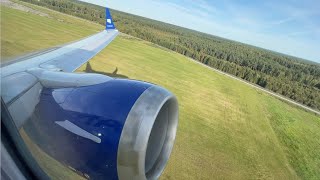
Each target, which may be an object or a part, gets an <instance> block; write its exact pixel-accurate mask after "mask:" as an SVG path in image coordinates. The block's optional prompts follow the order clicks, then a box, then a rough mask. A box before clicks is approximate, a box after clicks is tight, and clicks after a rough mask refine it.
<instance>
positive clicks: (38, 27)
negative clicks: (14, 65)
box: [1, 3, 103, 60]
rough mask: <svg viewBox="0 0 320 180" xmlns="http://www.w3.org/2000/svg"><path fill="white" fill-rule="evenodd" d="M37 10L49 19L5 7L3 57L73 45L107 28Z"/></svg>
mask: <svg viewBox="0 0 320 180" xmlns="http://www.w3.org/2000/svg"><path fill="white" fill-rule="evenodd" d="M24 4H26V3H24ZM27 5H28V6H30V7H35V6H34V5H29V4H27ZM37 9H38V10H40V11H43V12H45V13H47V14H48V15H49V17H40V16H39V15H36V14H32V13H26V12H23V11H19V10H15V9H11V8H8V7H4V6H1V57H2V58H4V59H5V60H6V59H8V58H10V57H14V56H17V55H22V54H26V53H30V52H32V51H35V50H40V49H44V48H50V47H53V46H58V45H62V44H65V43H69V42H71V41H75V40H79V39H80V38H84V37H86V36H89V35H91V34H94V33H96V32H98V31H100V30H102V29H103V27H102V26H100V25H98V24H94V23H89V21H86V20H82V19H78V18H71V17H69V16H66V15H63V14H60V13H56V12H54V11H51V10H48V9H45V8H41V7H37Z"/></svg>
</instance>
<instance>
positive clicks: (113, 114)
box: [1, 8, 178, 179]
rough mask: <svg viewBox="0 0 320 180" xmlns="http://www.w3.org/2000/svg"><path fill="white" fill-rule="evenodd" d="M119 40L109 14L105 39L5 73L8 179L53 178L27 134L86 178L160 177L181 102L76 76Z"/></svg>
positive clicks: (130, 85) (158, 92) (141, 87)
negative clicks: (29, 146)
mask: <svg viewBox="0 0 320 180" xmlns="http://www.w3.org/2000/svg"><path fill="white" fill-rule="evenodd" d="M118 33H119V32H118V30H117V29H116V28H115V25H114V23H113V20H112V17H111V14H110V12H109V9H108V8H106V29H105V30H104V31H102V32H100V33H97V34H95V35H92V36H90V37H88V38H85V39H83V40H80V41H78V42H74V43H71V44H68V45H66V46H63V47H60V48H56V49H53V50H49V51H45V52H41V53H37V54H35V55H31V56H27V57H24V58H23V59H20V60H17V61H13V62H11V63H8V64H5V65H2V67H1V84H2V88H1V104H2V107H1V112H2V114H1V125H2V132H1V135H2V138H1V147H2V151H1V156H2V166H1V171H2V175H1V177H2V178H4V179H24V178H26V179H29V178H30V177H31V179H33V178H42V177H43V176H45V175H46V174H45V173H44V171H42V170H41V167H40V166H39V165H38V164H40V165H41V163H37V162H36V161H35V159H36V158H34V157H33V156H31V155H30V151H31V152H32V151H33V150H32V149H26V148H24V147H27V146H26V145H25V143H27V142H24V141H23V139H22V138H21V135H20V134H19V132H20V131H21V129H23V130H24V131H26V132H28V136H30V138H31V139H32V140H33V142H34V143H35V144H36V145H37V146H38V147H39V148H40V151H43V152H45V153H46V154H47V155H49V156H50V157H51V158H53V159H54V160H55V161H57V162H59V163H61V164H62V165H64V166H66V167H68V168H69V169H72V170H73V171H75V172H77V173H78V174H81V175H83V177H85V178H88V179H158V178H159V177H160V175H161V173H162V172H163V170H164V167H165V165H166V163H167V161H168V158H169V155H170V153H171V150H172V148H173V144H174V139H175V135H176V130H177V124H178V102H177V99H176V97H175V96H174V95H173V94H172V93H170V92H169V91H167V90H166V89H164V88H162V87H159V86H156V85H154V84H151V83H147V82H142V81H136V80H128V79H114V78H112V77H108V76H105V75H101V74H93V73H73V71H75V70H76V69H77V68H79V67H80V66H81V65H83V64H84V63H86V62H87V61H88V60H90V59H91V58H92V57H94V56H95V55H96V54H97V53H99V52H100V51H101V50H102V49H104V48H105V47H106V46H107V45H108V44H109V43H110V42H111V41H112V40H113V39H114V38H115V37H116V36H117V35H118ZM32 154H34V153H32ZM37 167H38V168H37ZM39 167H40V168H39Z"/></svg>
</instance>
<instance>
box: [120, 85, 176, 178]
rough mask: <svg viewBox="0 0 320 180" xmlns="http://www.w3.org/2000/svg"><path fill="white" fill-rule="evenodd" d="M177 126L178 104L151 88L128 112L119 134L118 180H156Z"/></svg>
mask: <svg viewBox="0 0 320 180" xmlns="http://www.w3.org/2000/svg"><path fill="white" fill-rule="evenodd" d="M177 126H178V101H177V99H176V97H175V96H174V95H173V94H172V93H170V92H169V91H167V90H165V89H164V88H161V87H159V86H151V87H150V88H148V89H147V90H146V91H145V92H143V93H142V94H141V96H140V97H139V98H138V100H137V101H136V102H135V104H134V105H133V107H132V109H131V110H130V112H129V114H128V116H127V119H126V122H125V124H124V126H123V130H122V133H121V137H120V141H119V146H118V155H117V171H118V177H119V179H122V180H123V179H139V180H140V179H158V178H159V177H160V175H161V173H162V172H163V170H164V168H165V165H166V164H167V161H168V159H169V156H170V154H171V151H172V148H173V144H174V140H175V136H176V131H177Z"/></svg>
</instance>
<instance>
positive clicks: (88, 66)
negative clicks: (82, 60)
mask: <svg viewBox="0 0 320 180" xmlns="http://www.w3.org/2000/svg"><path fill="white" fill-rule="evenodd" d="M85 72H87V73H97V74H103V75H106V76H110V77H114V78H122V79H128V78H129V77H128V76H126V75H122V74H117V72H118V68H117V67H116V69H115V70H114V71H113V72H112V73H107V72H102V71H96V70H93V69H92V67H91V65H90V63H89V62H88V63H87V67H86V69H85Z"/></svg>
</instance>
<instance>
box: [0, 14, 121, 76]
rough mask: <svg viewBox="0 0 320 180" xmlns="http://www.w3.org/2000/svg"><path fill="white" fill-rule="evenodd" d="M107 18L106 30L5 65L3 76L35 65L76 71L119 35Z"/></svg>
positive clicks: (64, 70) (2, 69)
mask: <svg viewBox="0 0 320 180" xmlns="http://www.w3.org/2000/svg"><path fill="white" fill-rule="evenodd" d="M107 14H108V13H107ZM109 15H110V14H109ZM110 16H111V15H110ZM107 19H110V20H109V21H108V20H107V25H106V29H105V30H104V31H102V32H100V33H97V34H94V35H92V36H90V37H87V38H85V39H82V40H80V41H77V42H74V43H71V44H68V45H66V46H63V47H60V48H57V49H55V50H53V51H49V52H47V53H43V54H41V55H38V56H33V57H30V58H25V59H23V60H22V61H20V62H17V63H13V64H10V65H7V66H4V67H2V68H1V71H2V72H1V73H2V75H1V76H2V77H6V76H9V75H11V74H14V73H17V72H22V71H26V70H28V69H30V68H35V67H39V68H45V69H56V70H60V71H63V72H73V71H75V70H76V69H77V68H79V67H80V66H81V65H82V64H84V63H85V62H87V61H89V60H90V59H91V58H92V57H94V56H95V55H96V54H98V53H99V52H100V51H101V50H102V49H104V48H105V47H106V46H107V45H108V44H109V43H110V42H111V41H112V40H113V39H114V38H115V37H116V36H117V35H118V33H119V32H118V30H117V29H115V26H114V25H113V22H112V21H111V20H112V19H111V18H107ZM109 24H110V25H111V26H110V25H109Z"/></svg>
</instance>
